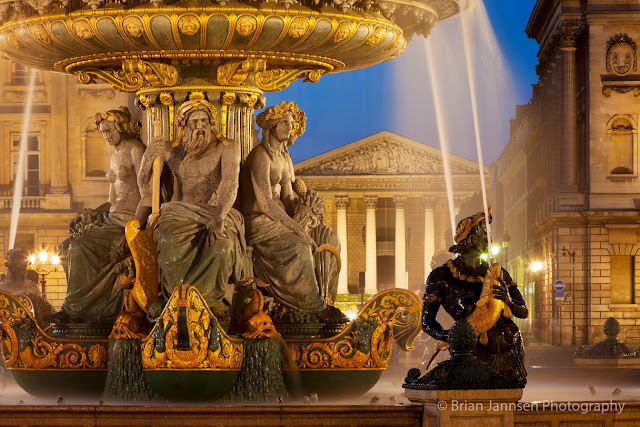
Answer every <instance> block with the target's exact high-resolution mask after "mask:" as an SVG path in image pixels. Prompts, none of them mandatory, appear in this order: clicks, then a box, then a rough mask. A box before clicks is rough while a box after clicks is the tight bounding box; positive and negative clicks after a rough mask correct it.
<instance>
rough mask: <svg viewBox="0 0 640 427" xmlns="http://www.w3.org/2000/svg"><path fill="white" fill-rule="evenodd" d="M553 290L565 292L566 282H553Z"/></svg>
mask: <svg viewBox="0 0 640 427" xmlns="http://www.w3.org/2000/svg"><path fill="white" fill-rule="evenodd" d="M553 289H555V290H556V291H558V292H559V291H564V282H563V281H562V280H556V281H555V282H553Z"/></svg>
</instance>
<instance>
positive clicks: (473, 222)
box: [454, 206, 491, 243]
mask: <svg viewBox="0 0 640 427" xmlns="http://www.w3.org/2000/svg"><path fill="white" fill-rule="evenodd" d="M488 210H489V224H491V206H489V209H488ZM484 219H485V215H484V212H483V211H480V212H478V213H476V214H475V215H474V216H470V217H467V218H465V219H463V220H462V221H460V222H459V223H458V227H456V236H455V238H454V240H455V241H456V243H460V242H462V241H463V240H464V239H466V238H467V237H469V234H470V233H471V231H472V230H473V229H474V228H475V227H476V226H477V225H478V224H480V223H481V222H482V220H484Z"/></svg>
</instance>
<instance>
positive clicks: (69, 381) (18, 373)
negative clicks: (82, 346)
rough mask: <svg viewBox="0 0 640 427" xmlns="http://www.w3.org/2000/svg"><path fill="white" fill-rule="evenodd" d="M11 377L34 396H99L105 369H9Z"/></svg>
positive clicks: (105, 374) (105, 373) (105, 378)
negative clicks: (39, 370)
mask: <svg viewBox="0 0 640 427" xmlns="http://www.w3.org/2000/svg"><path fill="white" fill-rule="evenodd" d="M11 375H13V379H14V380H15V381H16V383H18V385H19V386H20V387H22V389H23V390H24V391H26V392H27V393H29V394H30V395H32V396H36V397H55V396H62V397H86V398H91V397H96V398H100V397H101V396H102V392H103V390H104V384H105V382H106V380H107V371H106V370H104V371H86V370H85V371H75V372H74V371H69V370H64V371H41V372H38V371H35V370H16V369H13V370H11Z"/></svg>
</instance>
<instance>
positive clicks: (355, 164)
mask: <svg viewBox="0 0 640 427" xmlns="http://www.w3.org/2000/svg"><path fill="white" fill-rule="evenodd" d="M449 157H450V163H451V165H450V166H451V175H452V187H453V191H454V210H455V212H454V213H455V214H456V216H458V214H460V215H461V216H467V215H471V214H473V213H475V211H476V210H478V209H479V207H478V206H475V205H474V204H473V203H471V204H470V203H469V202H470V201H473V200H474V196H475V195H477V194H478V193H479V192H480V188H481V187H480V170H479V166H478V163H476V162H472V161H470V160H467V159H464V158H461V157H457V156H452V155H450V156H449ZM294 167H295V173H296V177H297V178H301V179H303V180H304V181H305V183H306V184H307V186H308V187H309V188H313V189H316V190H318V192H319V193H320V194H321V195H322V196H324V198H325V202H326V204H327V212H326V221H327V224H328V225H329V226H331V227H332V228H333V229H334V230H336V231H337V233H338V234H339V235H340V240H341V242H342V250H341V258H342V261H343V265H346V267H345V268H343V269H342V272H341V275H340V278H339V292H340V293H347V292H348V291H350V292H351V293H357V292H358V291H359V289H361V288H360V287H361V286H364V290H365V293H367V294H373V293H375V292H378V291H381V290H384V289H387V288H392V287H399V288H405V289H410V290H413V291H415V290H417V289H418V287H419V285H420V284H423V283H424V282H425V279H426V277H427V275H428V274H429V272H430V271H431V267H430V261H431V258H432V256H433V254H434V252H435V251H437V250H440V249H447V248H449V246H451V244H452V243H453V238H452V231H451V217H450V214H449V204H448V198H447V192H446V185H445V177H444V169H443V161H442V153H441V152H440V150H439V149H437V148H434V147H431V146H429V145H425V144H422V143H419V142H416V141H413V140H411V139H408V138H404V137H402V136H400V135H396V134H394V133H391V132H388V131H383V132H379V133H376V134H374V135H371V136H369V137H367V138H364V139H361V140H359V141H355V142H352V143H350V144H346V145H344V146H342V147H339V148H336V149H334V150H331V151H328V152H326V153H323V154H321V155H318V156H315V157H312V158H310V159H307V160H305V161H302V162H299V163H296V164H295V165H294ZM484 173H485V180H486V182H489V168H485V170H484ZM461 208H462V210H463V211H462V212H459V211H460V209H461ZM456 223H457V218H456Z"/></svg>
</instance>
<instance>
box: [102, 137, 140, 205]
mask: <svg viewBox="0 0 640 427" xmlns="http://www.w3.org/2000/svg"><path fill="white" fill-rule="evenodd" d="M143 154H144V145H143V144H142V142H140V141H138V140H135V139H129V140H126V141H122V142H120V143H119V144H118V146H117V147H116V152H115V153H114V154H113V155H112V156H111V161H110V167H109V172H107V179H108V180H109V182H110V184H111V189H110V191H109V202H110V203H111V207H110V208H109V212H113V213H131V214H133V213H135V211H136V208H137V207H138V203H139V202H140V190H139V189H138V182H137V175H138V169H139V167H140V161H141V159H142V155H143Z"/></svg>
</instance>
